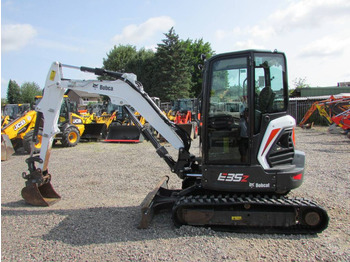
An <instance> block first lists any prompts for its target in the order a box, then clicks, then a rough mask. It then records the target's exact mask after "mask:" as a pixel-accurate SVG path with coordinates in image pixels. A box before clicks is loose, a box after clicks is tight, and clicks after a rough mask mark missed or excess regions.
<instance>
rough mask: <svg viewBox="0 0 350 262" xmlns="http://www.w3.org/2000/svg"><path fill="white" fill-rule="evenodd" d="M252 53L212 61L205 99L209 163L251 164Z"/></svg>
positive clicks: (205, 148)
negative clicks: (250, 61) (250, 90)
mask: <svg viewBox="0 0 350 262" xmlns="http://www.w3.org/2000/svg"><path fill="white" fill-rule="evenodd" d="M248 64H249V56H248V54H235V55H234V54H232V55H225V56H218V57H216V58H215V59H214V60H211V61H209V65H208V68H207V69H206V70H207V71H206V79H205V86H206V90H205V93H204V99H203V101H206V102H205V103H204V104H203V115H204V119H203V125H204V127H203V128H204V130H203V137H202V142H203V160H204V163H205V164H209V165H247V164H249V163H250V157H249V156H250V154H249V140H250V137H251V134H250V125H251V123H250V119H249V114H250V113H249V108H250V106H249V105H250V101H249V99H248V97H249V93H250V92H249V82H250V81H248V80H249V77H250V75H251V74H250V72H249V67H248Z"/></svg>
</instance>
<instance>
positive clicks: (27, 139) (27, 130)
mask: <svg viewBox="0 0 350 262" xmlns="http://www.w3.org/2000/svg"><path fill="white" fill-rule="evenodd" d="M40 100H41V97H37V102H38V103H39V101H40ZM74 112H75V109H74V104H73V103H72V102H70V101H69V99H68V98H67V97H65V98H64V99H63V102H62V105H61V107H60V111H59V116H58V119H57V124H58V128H59V131H60V132H58V133H57V134H56V136H55V137H54V140H55V141H57V140H60V141H61V143H62V145H63V146H65V147H72V146H75V145H76V144H77V143H78V142H79V139H80V135H81V134H82V133H83V132H84V125H83V121H82V119H81V117H80V116H79V115H77V114H75V113H74ZM36 116H37V112H36V111H35V110H30V111H26V112H24V113H23V114H22V115H21V116H20V117H18V118H17V119H15V120H13V121H11V122H10V123H8V124H7V125H6V126H4V127H2V128H1V151H2V152H3V154H2V160H7V159H8V158H9V157H10V156H11V155H12V154H13V153H14V152H15V151H17V150H19V148H22V147H23V149H24V151H25V152H27V153H30V152H31V151H33V152H34V153H37V152H39V151H40V148H41V138H42V134H41V127H42V123H41V119H37V118H36ZM36 121H37V123H36ZM35 126H37V128H38V134H37V137H36V140H35V142H34V143H32V137H33V133H34V127H35ZM6 152H7V153H6Z"/></svg>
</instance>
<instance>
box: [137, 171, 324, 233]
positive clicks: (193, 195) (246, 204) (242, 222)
mask: <svg viewBox="0 0 350 262" xmlns="http://www.w3.org/2000/svg"><path fill="white" fill-rule="evenodd" d="M167 183H168V177H164V178H163V179H162V180H161V182H160V183H159V184H158V185H157V187H156V188H155V189H154V190H153V191H152V192H151V193H150V194H148V196H147V197H146V198H145V200H144V202H143V204H142V207H141V213H142V218H141V223H140V225H139V228H147V227H148V226H149V223H150V221H151V220H152V217H153V214H154V213H157V212H159V211H161V210H164V209H168V210H170V209H171V210H172V217H173V221H174V224H175V226H177V227H180V226H182V225H191V226H202V227H203V226H204V227H211V228H212V229H214V230H224V231H232V232H241V233H272V234H274V233H278V234H315V233H320V232H322V231H323V230H324V229H325V228H327V226H328V221H329V218H328V215H327V213H326V211H325V210H324V209H323V208H321V207H319V206H318V205H317V204H316V203H314V202H312V201H310V200H307V199H304V198H288V197H285V196H277V195H259V194H254V195H253V194H251V195H248V194H226V195H223V194H218V193H217V192H214V191H208V190H203V189H201V188H199V187H198V186H196V185H194V186H192V187H189V188H187V189H184V190H170V189H167Z"/></svg>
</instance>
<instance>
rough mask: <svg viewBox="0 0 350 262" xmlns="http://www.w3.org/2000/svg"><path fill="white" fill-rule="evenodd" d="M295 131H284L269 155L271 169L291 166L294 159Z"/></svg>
mask: <svg viewBox="0 0 350 262" xmlns="http://www.w3.org/2000/svg"><path fill="white" fill-rule="evenodd" d="M292 136H293V130H284V131H283V133H282V135H280V136H279V137H278V139H277V140H276V142H275V143H274V144H273V146H272V147H271V149H270V151H269V153H268V154H267V161H268V163H269V165H270V166H271V167H274V166H279V165H290V164H292V162H293V159H294V144H293V138H292Z"/></svg>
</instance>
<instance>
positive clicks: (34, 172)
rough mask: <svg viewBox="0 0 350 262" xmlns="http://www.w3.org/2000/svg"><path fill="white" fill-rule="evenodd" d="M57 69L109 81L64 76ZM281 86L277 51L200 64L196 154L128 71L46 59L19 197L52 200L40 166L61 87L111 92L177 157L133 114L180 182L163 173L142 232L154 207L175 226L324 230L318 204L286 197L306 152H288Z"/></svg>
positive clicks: (282, 66)
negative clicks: (35, 145) (38, 125)
mask: <svg viewBox="0 0 350 262" xmlns="http://www.w3.org/2000/svg"><path fill="white" fill-rule="evenodd" d="M63 68H73V69H78V70H81V71H84V72H89V73H94V74H95V75H98V76H109V77H112V78H114V79H115V80H114V81H98V80H84V81H83V80H72V79H67V78H64V77H63V75H62V72H63ZM65 70H66V69H65ZM287 83H288V82H287V68H286V58H285V55H284V54H283V53H280V52H277V51H274V52H268V51H257V50H247V51H240V52H233V53H226V54H221V55H216V56H214V57H212V58H210V59H209V60H207V61H205V66H204V83H203V90H202V95H201V107H200V108H201V112H200V113H201V121H202V128H201V134H200V136H201V153H202V154H201V156H200V157H196V156H194V155H193V154H191V153H190V151H189V150H190V141H191V139H190V138H189V136H188V135H187V134H186V132H184V130H182V129H181V128H180V127H178V126H176V125H175V124H174V123H173V122H171V121H170V120H168V119H167V117H166V116H165V115H163V114H162V112H161V110H160V109H159V108H158V106H157V105H156V104H155V103H154V102H153V101H152V99H151V98H150V97H149V96H148V94H147V93H146V92H144V90H143V87H142V85H141V84H140V83H139V82H137V81H136V75H134V74H129V73H119V72H113V71H107V70H104V69H100V68H88V67H76V66H70V65H64V64H61V63H58V62H54V63H53V64H52V66H51V68H50V71H49V73H48V76H47V80H46V85H45V92H44V97H43V99H42V100H41V102H40V103H39V105H38V106H37V111H38V117H37V119H41V118H43V119H44V127H43V137H42V149H41V152H40V155H37V156H34V155H33V156H31V157H30V158H28V159H27V160H26V162H27V164H28V170H29V173H28V174H27V173H26V172H24V173H23V174H22V175H23V178H24V179H26V186H25V187H24V188H23V190H22V196H23V198H24V199H25V200H26V201H27V202H28V203H30V204H32V205H41V206H47V205H50V204H52V203H53V202H55V201H57V200H59V199H60V196H59V194H57V193H56V192H55V191H54V189H53V187H52V185H51V183H50V180H51V174H50V173H49V172H48V164H49V158H50V150H51V144H52V140H53V138H54V135H55V133H56V132H58V131H59V130H58V128H57V118H58V115H59V109H60V105H61V102H62V99H63V95H64V93H65V91H66V90H67V89H72V90H79V91H80V90H82V91H86V92H89V93H98V94H101V95H106V96H109V97H110V98H111V102H112V103H114V104H116V105H130V106H132V107H134V108H135V110H137V111H138V112H139V113H140V114H141V115H142V116H143V117H145V119H147V121H148V122H149V123H150V125H151V126H152V127H154V128H155V129H156V130H157V131H158V132H159V133H160V134H161V135H162V136H163V137H164V138H165V139H166V140H167V141H168V142H169V143H170V144H171V145H172V146H173V147H174V148H175V149H177V150H178V158H177V160H176V159H174V158H173V157H172V156H170V154H169V153H168V151H167V150H166V148H165V147H163V146H161V145H160V143H159V142H158V140H156V139H155V138H154V137H153V136H152V134H151V132H150V131H149V130H148V129H147V128H145V127H143V126H142V125H141V123H139V122H138V121H137V119H133V120H134V123H135V124H136V125H137V126H138V127H139V129H140V130H141V132H142V133H143V135H144V137H145V138H146V139H147V140H149V141H150V142H151V144H152V145H153V146H154V147H155V149H156V152H157V153H158V155H159V156H160V157H161V158H163V159H164V160H165V162H166V163H167V164H168V165H169V167H170V169H171V171H172V172H174V173H176V174H177V175H178V177H179V178H181V179H182V180H183V183H182V188H181V189H177V190H173V189H168V188H167V184H168V183H167V182H168V179H169V178H168V177H164V178H163V179H162V180H161V181H160V182H159V184H158V185H157V186H156V188H155V189H154V190H153V191H152V192H150V193H149V194H148V195H147V196H146V198H145V199H144V201H143V202H142V204H141V214H142V217H141V222H140V225H139V227H140V228H147V227H148V226H149V223H150V221H151V219H152V216H153V214H154V213H155V212H157V211H160V210H162V209H171V210H172V217H173V221H174V223H175V225H176V226H181V225H192V226H204V227H211V228H213V229H218V230H228V231H235V232H253V233H283V234H285V233H287V234H310V233H311V234H314V233H319V232H322V231H323V230H324V229H325V228H326V227H327V226H328V220H329V218H328V215H327V212H326V211H325V210H324V209H323V208H322V207H320V206H318V205H317V204H316V203H314V202H313V201H311V200H306V199H303V198H289V197H286V196H285V195H286V194H287V193H288V192H289V191H290V190H293V189H294V188H297V187H299V186H300V185H301V184H302V181H303V178H304V164H305V155H304V153H303V152H301V151H298V150H296V149H295V142H294V126H295V120H294V118H292V117H291V116H289V115H287V114H286V110H287V105H288V87H287V85H288V84H287ZM226 103H231V104H232V103H240V104H242V105H243V106H242V112H241V114H240V116H239V117H238V116H237V112H231V111H230V110H227V109H229V108H230V107H228V106H225V104H226ZM243 107H244V108H243ZM126 108H128V107H126ZM129 115H130V116H132V115H133V114H132V113H130V114H129ZM36 130H37V129H36ZM36 134H37V133H34V136H33V139H34V141H35V136H36ZM51 171H52V170H51ZM58 177H59V176H58Z"/></svg>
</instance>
